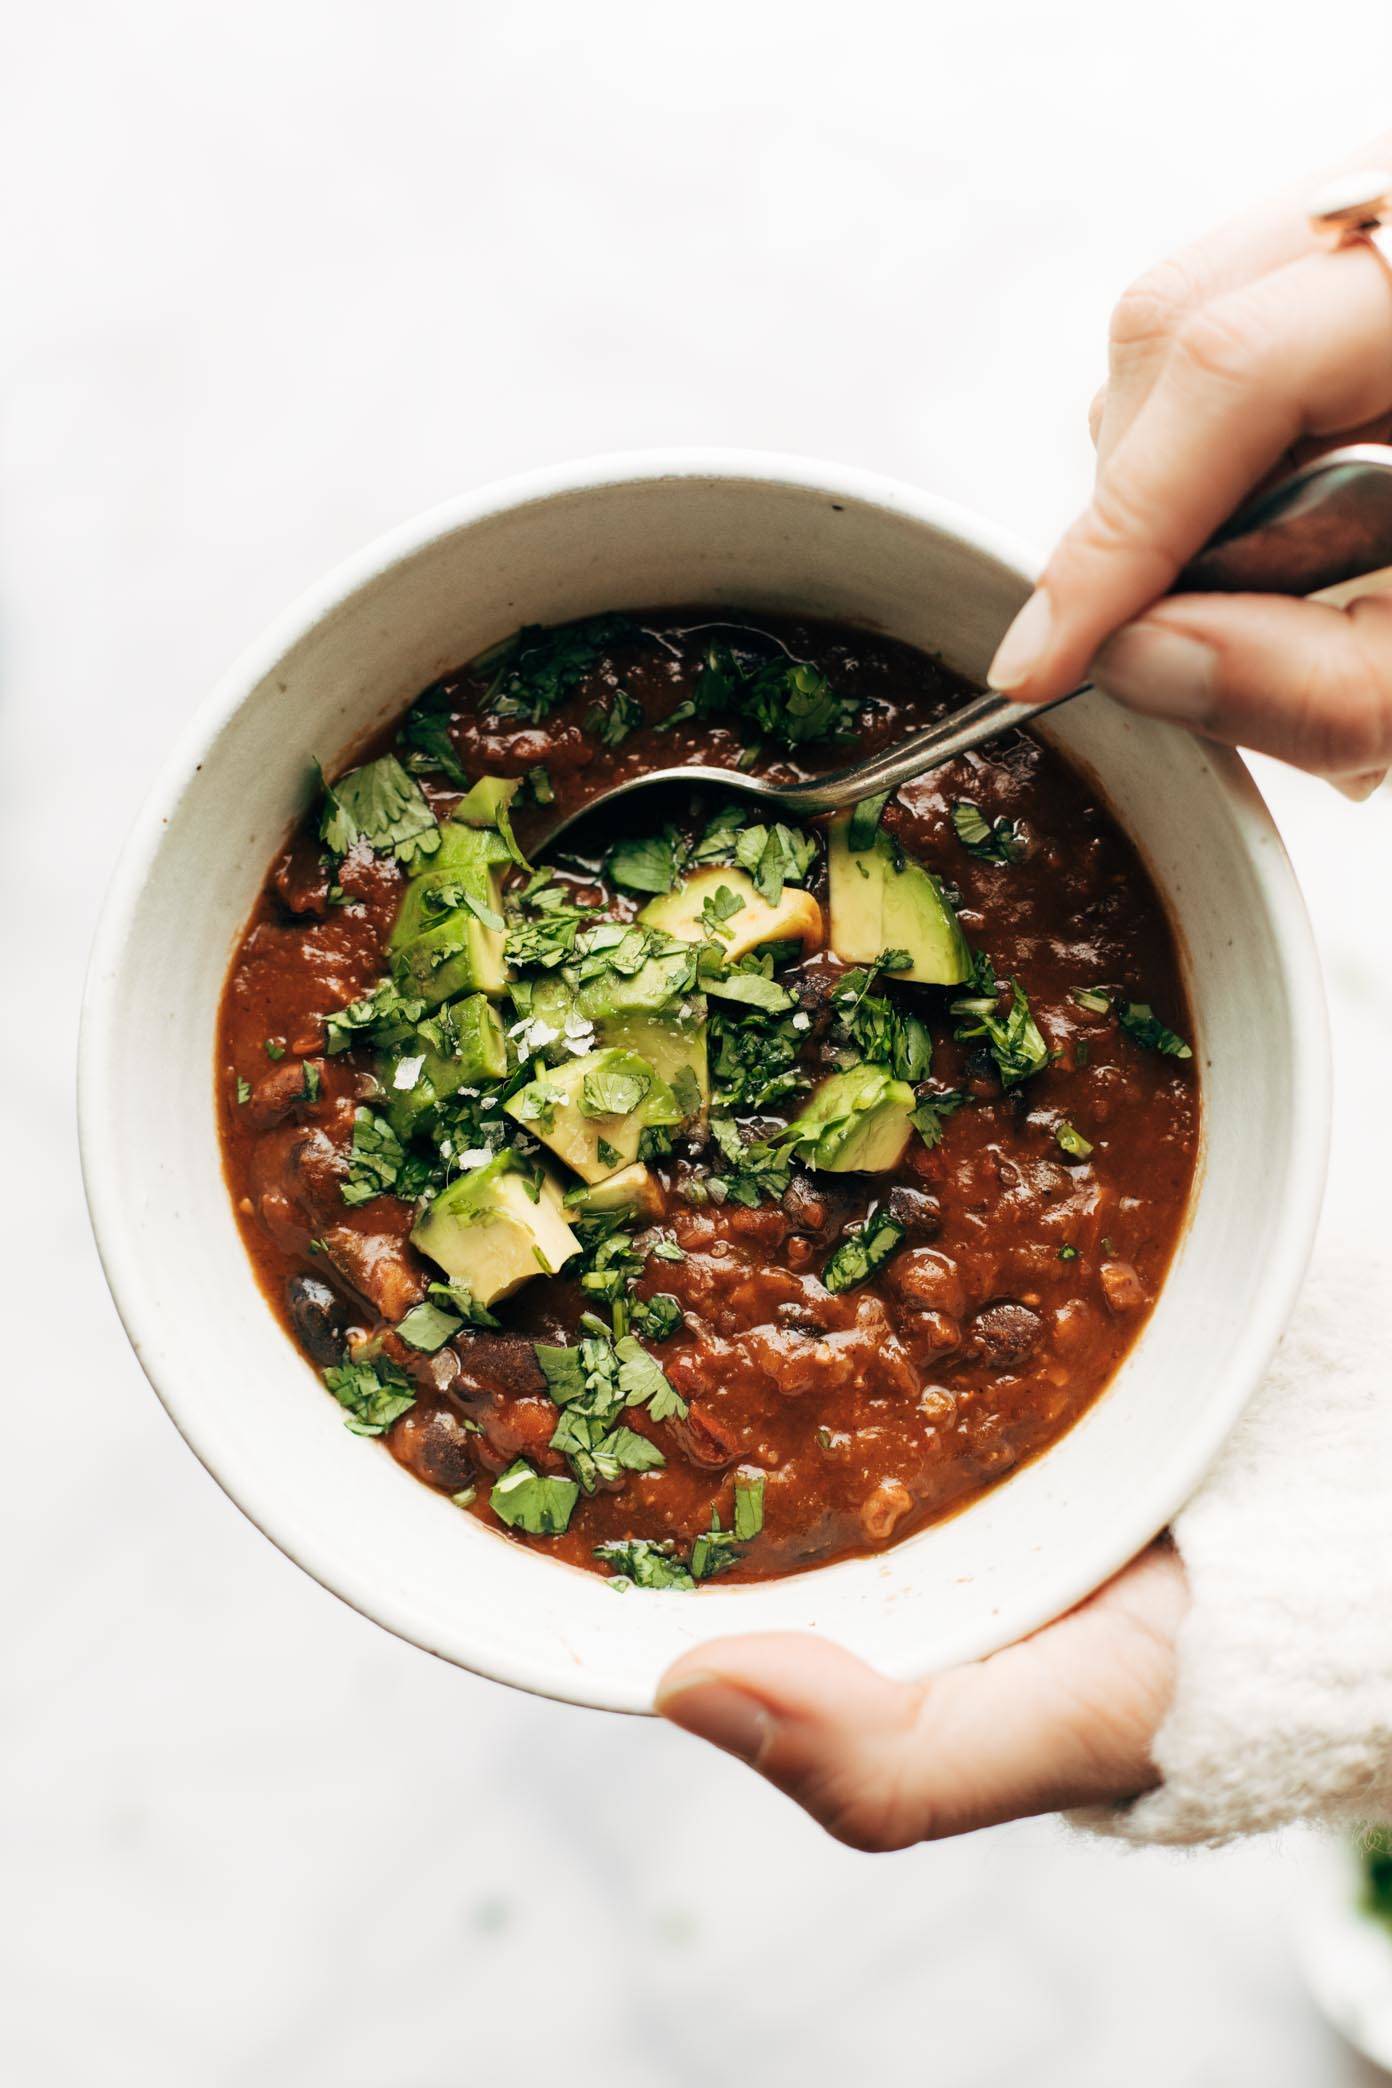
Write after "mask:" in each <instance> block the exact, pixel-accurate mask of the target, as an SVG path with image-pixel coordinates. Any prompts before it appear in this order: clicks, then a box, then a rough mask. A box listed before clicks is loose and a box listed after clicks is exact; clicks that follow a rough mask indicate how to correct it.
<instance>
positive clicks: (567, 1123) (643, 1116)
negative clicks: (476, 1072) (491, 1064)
mask: <svg viewBox="0 0 1392 2088" xmlns="http://www.w3.org/2000/svg"><path fill="white" fill-rule="evenodd" d="M503 1107H504V1109H505V1110H506V1111H507V1113H508V1115H509V1116H510V1117H512V1118H514V1119H515V1120H516V1122H517V1123H519V1124H521V1125H523V1126H524V1127H525V1128H526V1129H527V1130H528V1131H531V1132H533V1133H534V1134H535V1135H536V1137H538V1138H539V1139H541V1141H542V1142H543V1144H545V1145H549V1146H550V1148H551V1150H552V1152H553V1153H555V1154H556V1155H557V1157H558V1158H560V1159H562V1160H564V1161H565V1163H566V1165H567V1166H568V1167H573V1168H574V1169H575V1172H576V1173H577V1174H578V1175H579V1176H580V1178H581V1180H582V1181H586V1182H602V1181H603V1180H604V1178H605V1176H606V1175H611V1174H614V1173H615V1172H616V1171H617V1170H618V1169H619V1168H621V1167H626V1166H628V1165H629V1163H630V1162H631V1161H634V1160H636V1159H637V1158H638V1147H639V1143H640V1141H641V1139H642V1136H643V1133H644V1132H645V1131H647V1130H655V1129H663V1128H666V1127H667V1126H670V1125H673V1124H679V1123H680V1122H681V1120H682V1113H681V1109H680V1107H679V1106H678V1103H677V1099H676V1097H675V1096H674V1095H673V1093H672V1090H671V1089H670V1088H669V1087H668V1085H667V1083H666V1081H665V1080H659V1078H658V1076H657V1073H656V1071H655V1070H654V1068H653V1066H652V1064H651V1062H650V1061H649V1060H648V1059H645V1058H639V1056H638V1054H637V1052H635V1051H614V1050H606V1051H591V1052H588V1053H587V1054H586V1056H585V1057H584V1058H577V1059H571V1060H569V1061H568V1062H567V1063H566V1064H565V1065H563V1066H553V1067H550V1068H548V1070H547V1071H546V1072H545V1073H539V1074H538V1075H537V1077H536V1079H535V1080H533V1081H529V1082H528V1084H527V1086H526V1087H524V1088H520V1089H519V1090H518V1092H517V1093H516V1094H515V1095H514V1096H513V1097H512V1100H511V1101H510V1102H505V1103H504V1104H503Z"/></svg>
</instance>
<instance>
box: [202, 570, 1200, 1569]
mask: <svg viewBox="0 0 1392 2088" xmlns="http://www.w3.org/2000/svg"><path fill="white" fill-rule="evenodd" d="M728 617H729V612H728V611H722V612H716V611H713V610H711V611H700V610H691V611H686V612H673V611H663V612H661V613H660V614H654V615H643V614H633V615H618V614H615V615H606V616H601V617H594V618H591V619H589V620H588V621H586V622H584V623H580V624H574V625H569V626H565V627H561V628H556V629H547V630H541V629H529V630H526V631H523V632H521V633H520V634H519V635H518V636H517V637H516V638H514V639H513V640H511V641H510V642H509V643H508V644H507V645H505V646H502V647H499V648H498V649H496V650H495V651H494V652H493V653H491V654H489V655H486V656H484V657H483V658H481V659H479V660H476V661H474V662H473V663H471V664H470V665H467V666H464V667H461V668H459V669H458V670H457V671H455V672H453V673H451V674H448V675H446V676H445V677H444V678H443V679H442V680H441V681H439V682H437V683H436V684H434V685H433V686H432V687H431V688H429V689H427V690H426V691H425V692H424V693H423V694H422V695H421V696H420V697H419V698H418V699H417V701H416V703H415V704H414V705H413V706H412V708H411V709H410V711H409V712H407V713H406V715H405V716H404V717H403V718H402V719H401V720H400V721H399V722H398V724H397V726H396V727H395V728H394V729H393V730H392V732H391V733H390V734H388V735H386V736H384V737H383V738H382V739H380V740H379V741H378V742H377V743H375V744H374V745H373V746H371V747H369V748H367V749H366V750H365V752H364V755H363V757H362V759H361V760H360V761H359V763H358V765H357V766H356V767H355V768H353V769H351V770H349V771H348V772H347V773H346V774H344V775H341V776H339V777H338V778H337V780H336V781H335V782H333V783H332V784H331V785H329V786H328V787H326V788H325V789H324V791H323V792H322V795H321V796H320V799H319V802H318V803H317V804H316V805H315V806H314V808H313V810H312V811H311V813H310V814H309V816H308V817H307V818H306V820H305V822H304V823H303V825H302V826H301V828H300V829H299V830H298V831H297V832H296V833H295V834H294V836H293V837H292V838H291V840H290V843H289V846H288V847H287V848H286V850H285V852H284V854H283V855H282V856H281V858H280V860H279V861H278V862H276V863H275V864H274V865H273V866H272V868H271V871H270V875H269V876H268V879H267V882H266V886H265V889H264V892H263V893H262V895H261V897H260V899H259V901H258V903H257V906H256V909H255V912H254V914H253V916H252V919H251V921H250V923H249V924H248V927H247V929H246V933H245V935H244V936H243V938H242V941H241V944H240V946H239V948H238V950H237V952H236V957H235V960H234V962H233V965H232V968H231V972H230V975H229V978H228V981H227V985H226V990H225V993H224V997H223V1004H222V1011H221V1021H220V1030H219V1037H218V1053H217V1083H218V1097H219V1107H220V1113H221V1125H222V1135H223V1143H224V1152H225V1160H226V1169H227V1176H228V1181H229V1184H230V1187H231V1192H232V1195H233V1198H234V1200H235V1204H236V1208H237V1212H238V1216H239V1220H240V1223H241V1227H242V1231H243V1236H244V1238H245V1240H246V1243H247V1247H248V1250H249V1252H250V1254H251V1257H252V1260H253V1262H254V1264H255V1267H256V1271H257V1274H258V1277H259V1279H260V1282H261V1284H262V1286H263V1288H264V1290H265V1293H266V1296H267V1298H268V1299H269V1300H270V1302H271V1303H272V1305H273V1306H274V1308H275V1309H276V1311H277V1312H278V1313H279V1314H280V1315H281V1317H282V1319H283V1320H284V1323H285V1325H286V1327H287V1329H288V1330H289V1331H290V1333H291V1334H292V1335H293V1337H294V1339H295V1340H296V1341H297V1342H298V1344H299V1346H300V1348H301V1349H302V1350H303V1351H304V1353H305V1354H306V1355H307V1356H308V1358H309V1359H310V1360H311V1361H312V1363H313V1364H314V1365H315V1366H316V1368H317V1369H318V1370H319V1371H320V1373H321V1374H322V1377H323V1381H324V1384H325V1386H326V1387H327V1392H328V1394H329V1395H331V1396H333V1397H335V1398H336V1399H337V1400H338V1401H339V1402H340V1403H341V1406H342V1408H343V1412H344V1419H345V1421H346V1423H347V1425H348V1427H349V1428H351V1429H353V1430H355V1431H356V1432H358V1433H360V1434H363V1435H380V1436H381V1437H382V1438H383V1441H384V1443H385V1446H386V1448H387V1450H389V1451H390V1453H391V1455H392V1456H393V1457H395V1458H396V1459H397V1460H398V1461H399V1462H400V1463H401V1464H403V1465H405V1466H406V1467H407V1468H408V1470H409V1471H411V1472H413V1473H414V1474H415V1475H416V1476H417V1478H419V1479H421V1480H423V1481H424V1482H425V1484H426V1485H428V1486H430V1487H433V1488H435V1489H437V1490H438V1491H439V1492H441V1493H442V1494H444V1495H446V1496H448V1497H450V1498H451V1499H452V1500H453V1501H454V1502H456V1503H457V1504H458V1507H459V1510H460V1512H463V1513H468V1514H471V1515H474V1516H477V1517H478V1518H479V1519H480V1520H482V1521H483V1522H485V1523H487V1524H490V1525H491V1526H493V1527H494V1528H496V1529H501V1530H503V1531H505V1532H506V1533H508V1534H509V1535H510V1536H511V1537H512V1538H513V1539H514V1540H515V1541H518V1542H521V1543H525V1544H529V1545H532V1546H535V1547H537V1548H538V1549H541V1550H543V1551H546V1552H548V1553H550V1554H552V1555H553V1556H555V1557H557V1558H560V1559H563V1560H566V1561H568V1562H569V1563H570V1564H572V1565H575V1566H581V1567H586V1568H589V1569H590V1570H592V1571H598V1572H601V1573H604V1574H607V1575H610V1576H614V1577H617V1578H621V1579H624V1580H626V1581H630V1582H635V1583H637V1584H638V1585H639V1586H641V1587H668V1588H671V1587H675V1588H690V1587H693V1586H698V1585H699V1584H701V1583H702V1582H704V1581H707V1580H709V1579H711V1578H712V1577H714V1576H715V1575H717V1574H718V1575H720V1576H721V1577H722V1578H728V1579H729V1580H736V1581H738V1580H753V1579H761V1578H765V1577H767V1576H770V1575H776V1574H784V1573H791V1572H795V1571H797V1570H799V1569H801V1568H805V1567H808V1566H813V1565H816V1564H818V1563H820V1562H822V1561H825V1560H829V1559H836V1558H841V1557H844V1556H846V1555H848V1554H854V1553H864V1552H869V1551H874V1550H878V1549H880V1548H881V1547H883V1546H885V1545H888V1544H891V1543H895V1542H897V1541H898V1540H900V1539H902V1538H904V1537H905V1536H907V1535H909V1534H910V1533H911V1532H913V1531H915V1530H918V1529H921V1528H922V1527H923V1525H924V1524H926V1523H930V1522H932V1521H934V1520H935V1519H936V1518H938V1517H941V1516H943V1515H946V1514H948V1513H949V1512H951V1511H953V1510H955V1509H958V1508H960V1507H962V1505H963V1504H964V1503H966V1502H968V1501H970V1500H971V1499H972V1498H973V1497H974V1496H976V1495H978V1494H980V1493H981V1492H982V1490H983V1489H984V1488H986V1487H989V1486H991V1485H993V1484H994V1483H995V1482H996V1481H998V1480H1000V1479H1001V1478H1003V1477H1004V1475H1005V1474H1006V1473H1008V1472H1010V1471H1011V1470H1013V1469H1014V1467H1016V1466H1017V1465H1019V1464H1020V1463H1021V1462H1022V1461H1023V1460H1025V1459H1028V1458H1032V1457H1035V1456H1037V1455H1038V1454H1039V1452H1040V1451H1042V1450H1044V1449H1046V1448H1047V1447H1048V1445H1049V1444H1050V1443H1052V1442H1054V1441H1055V1440H1056V1439H1057V1438H1058V1437H1059V1435H1060V1434H1061V1433H1062V1432H1063V1431H1064V1430H1065V1429H1067V1428H1068V1427H1069V1426H1070V1424H1071V1423H1072V1422H1073V1421H1075V1420H1076V1419H1077V1417H1078V1416H1079V1414H1081V1413H1082V1412H1083V1411H1084V1409H1085V1408H1086V1407H1087V1406H1088V1405H1089V1403H1090V1402H1091V1401H1092V1400H1094V1399H1095V1398H1096V1397H1097V1395H1098V1393H1099V1391H1100V1390H1101V1389H1102V1387H1103V1386H1104V1385H1105V1384H1106V1383H1107V1381H1108V1379H1109V1378H1110V1377H1111V1375H1112V1374H1113V1372H1114V1371H1115V1370H1116V1368H1117V1365H1118V1363H1119V1361H1120V1360H1121V1358H1122V1357H1123V1355H1124V1354H1125V1353H1126V1350H1127V1349H1128V1348H1129V1347H1130V1345H1131V1343H1132V1342H1133V1341H1134V1340H1135V1338H1136V1334H1137V1331H1138V1329H1139V1327H1140V1326H1141V1324H1142V1322H1143V1321H1144V1319H1145V1317H1146V1315H1147V1313H1148V1311H1149V1310H1150V1307H1151V1304H1152V1302H1153V1300H1154V1298H1155V1296H1156V1293H1157V1291H1158V1289H1159V1287H1160V1285H1161V1283H1162V1282H1163V1280H1164V1276H1165V1270H1166V1266H1167V1264H1168V1262H1169V1259H1170V1256H1171V1253H1172V1251H1173V1248H1174V1244H1175V1240H1176V1236H1177V1233H1178V1231H1179V1228H1180V1226H1181V1223H1182V1220H1183V1216H1184V1212H1185V1208H1186V1204H1187V1200H1188V1197H1189V1192H1190V1185H1191V1177H1192V1173H1193V1166H1194V1153H1195V1144H1196V1138H1197V1129H1198V1114H1199V1096H1198V1086H1197V1078H1196V1068H1195V1062H1194V1060H1193V1057H1192V1055H1191V1050H1190V1043H1189V1041H1187V1040H1189V1039H1191V1038H1192V1035H1193V1031H1192V1019H1191V1016H1190V1012H1189V1009H1188V1007H1187V1006H1186V1002H1185V995H1184V988H1183V985H1182V982H1181V977H1180V971H1179V966H1178V963H1177V960H1176V952H1175V946H1174V941H1173V938H1172V935H1171V932H1170V928H1169V925H1168V922H1167V920H1166V916H1165V913H1164V910H1163V908H1162V906H1161V903H1160V901H1159V898H1158V896H1157V894H1156V892H1155V889H1154V887H1153V886H1152V884H1151V882H1150V880H1149V878H1148V876H1147V874H1146V871H1145V869H1144V868H1143V866H1142V864H1141V862H1140V860H1139V858H1138V857H1137V854H1136V852H1135V850H1134V849H1133V848H1132V846H1131V844H1130V843H1129V841H1128V840H1127V838H1126V836H1125V835H1124V834H1123V833H1122V832H1121V831H1120V829H1119V828H1118V827H1117V825H1116V823H1115V822H1114V820H1113V819H1112V818H1111V816H1110V814H1109V813H1108V811H1107V809H1106V807H1105V806H1104V805H1103V804H1102V803H1101V802H1100V801H1099V799H1098V798H1097V796H1096V795H1095V793H1094V792H1093V790H1092V789H1091V788H1090V787H1089V785H1088V784H1087V783H1086V782H1085V781H1084V780H1083V778H1082V777H1081V776H1080V775H1079V774H1077V773H1076V772H1075V771H1074V770H1073V769H1072V768H1070V767H1069V766H1068V765H1067V764H1066V763H1065V762H1064V761H1063V760H1061V759H1060V757H1059V756H1058V755H1057V754H1055V753H1053V752H1051V751H1050V750H1049V749H1048V748H1046V747H1045V746H1044V745H1043V744H1042V743H1041V742H1039V741H1038V740H1036V739H1035V738H1033V737H1032V736H1031V735H1029V734H1027V733H1020V734H1018V735H1017V736H1016V737H1014V738H1013V739H1009V740H1004V741H1002V742H1000V743H998V744H997V745H995V746H993V747H992V748H990V749H988V750H987V751H985V752H984V753H980V754H975V755H969V756H966V757H964V758H963V759H961V760H959V761H956V762H954V763H953V764H952V765H951V766H949V767H946V768H942V769H939V770H938V771H937V772H936V773H935V774H933V775H931V776H928V777H926V778H924V779H923V780H922V781H920V782H918V783H915V784H911V785H909V786H907V787H906V788H905V789H903V790H902V791H900V792H899V794H898V795H897V797H895V798H893V799H892V800H891V801H890V802H889V803H888V804H883V805H882V804H881V803H879V802H878V801H871V802H867V803H865V804H863V805H861V806H859V807H858V808H857V809H856V810H855V812H854V813H852V814H849V815H846V814H842V815H838V816H837V817H836V818H834V819H831V820H820V821H818V820H814V821H806V822H801V823H798V824H782V823H779V822H778V821H777V817H776V814H774V813H773V812H769V813H767V814H764V813H763V812H762V810H761V808H760V807H759V806H758V805H757V804H755V803H752V802H751V801H750V800H748V799H736V798H734V797H726V796H723V795H722V794H721V793H720V792H719V791H714V792H712V791H710V790H708V789H704V788H703V789H701V790H686V789H680V790H677V791H675V792H669V793H665V794H664V793H658V794H654V793H652V792H644V793H640V794H639V796H638V797H637V798H636V799H635V800H634V801H633V803H632V809H631V811H626V812H623V813H622V814H620V813H616V812H615V811H613V810H611V811H610V812H609V813H608V814H607V815H605V816H604V817H603V818H602V819H601V820H592V821H588V822H586V821H584V820H582V821H581V822H580V823H579V824H577V825H576V826H575V827H573V828H571V829H570V830H569V832H568V833H567V834H566V835H564V836H563V837H562V838H561V840H560V841H559V842H558V843H557V844H556V845H555V846H554V847H552V848H550V849H548V848H546V847H545V846H543V845H538V844H540V843H542V842H543V841H544V837H545V835H546V832H547V830H548V827H550V826H554V825H555V824H556V822H557V820H558V818H559V817H560V815H562V814H564V813H568V812H570V811H571V810H572V809H574V808H576V807H579V806H582V805H584V804H585V803H586V802H587V800H588V799H589V798H591V797H592V796H594V795H595V794H596V793H597V792H599V791H601V790H603V789H604V788H605V786H606V785H609V784H611V783H614V782H617V781H619V780H620V779H621V778H624V777H627V776H630V775H632V774H634V773H636V772H638V771H641V770H644V769H649V768H653V767H658V766H662V767H669V766H672V765H680V764H685V763H690V762H701V763H706V764H710V765H715V766H719V767H723V768H731V769H734V768H739V769H743V770H745V771H752V772H754V773H756V774H761V775H768V776H769V777H770V778H773V779H776V780H790V779H793V778H796V777H800V776H804V775H807V774H809V773H815V772H816V770H817V769H818V768H819V767H827V766H834V765H837V764H839V763H842V762H844V761H845V760H846V758H847V755H848V752H849V751H851V750H854V751H855V752H856V753H860V754H868V753H870V752H872V751H873V750H875V749H877V748H881V747H884V746H887V745H892V744H893V743H894V742H895V741H896V740H897V739H899V738H900V737H901V736H902V735H903V733H904V732H905V731H906V730H908V729H909V728H910V727H911V726H912V725H914V724H917V723H919V722H921V721H923V720H924V719H925V718H926V717H928V716H931V715H933V714H935V713H939V712H941V710H943V709H944V708H946V707H948V706H950V705H952V704H954V703H956V702H958V701H960V700H961V698H962V696H963V695H964V694H965V693H966V692H967V691H966V685H965V684H964V683H963V682H961V681H960V680H959V679H958V678H957V677H956V676H954V675H953V674H951V673H949V672H948V671H947V670H946V669H945V668H943V667H942V666H941V665H939V664H938V663H936V662H935V661H933V660H931V659H929V658H928V657H926V656H925V655H923V654H920V653H918V652H915V651H912V650H910V649H908V648H907V647H905V646H902V645H899V644H896V643H893V642H891V641H889V640H886V639H882V638H871V637H868V636H866V635H864V634H863V633H861V632H858V631H854V630H849V629H841V628H836V627H832V626H829V625H821V624H815V623H811V622H798V623H794V622H789V621H786V620H782V619H778V618H774V617H765V616H762V615H754V614H752V613H751V614H747V615H740V616H738V617H737V618H736V620H735V621H734V622H731V621H729V620H727V619H728ZM377 1454H380V1453H379V1452H377V1451H374V1450H371V1449H369V1448H368V1447H367V1446H364V1449H363V1455H364V1456H367V1455H377Z"/></svg>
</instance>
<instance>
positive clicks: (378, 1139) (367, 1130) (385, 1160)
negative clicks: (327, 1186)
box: [339, 1107, 406, 1206]
mask: <svg viewBox="0 0 1392 2088" xmlns="http://www.w3.org/2000/svg"><path fill="white" fill-rule="evenodd" d="M405 1157H406V1155H405V1152H404V1150H403V1148H402V1144H401V1140H400V1139H399V1138H398V1137H397V1135H396V1133H395V1131H393V1129H392V1127H391V1125H390V1124H389V1123H388V1122H387V1120H386V1118H385V1117H382V1116H378V1115H377V1114H376V1113H375V1111H373V1110H371V1109H367V1108H363V1107H359V1108H358V1109H356V1110H355V1111H354V1112H353V1144H352V1149H351V1151H350V1153H349V1155H348V1175H347V1179H346V1180H345V1181H343V1182H342V1183H340V1185H339V1194H340V1195H341V1196H342V1198H343V1201H344V1202H345V1203H346V1204H351V1205H353V1206H357V1205H358V1204H365V1203H370V1202H371V1201H372V1199H373V1197H374V1196H386V1195H388V1194H389V1193H390V1192H391V1191H392V1190H394V1189H395V1188H396V1186H397V1182H398V1179H399V1177H400V1174H401V1168H402V1163H403V1161H404V1160H405Z"/></svg>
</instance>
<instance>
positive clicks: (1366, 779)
mask: <svg viewBox="0 0 1392 2088" xmlns="http://www.w3.org/2000/svg"><path fill="white" fill-rule="evenodd" d="M1390 773H1392V771H1389V770H1387V769H1369V770H1368V771H1367V773H1366V774H1365V775H1362V776H1331V777H1330V779H1329V780H1330V782H1331V783H1332V784H1333V785H1334V788H1335V789H1336V790H1338V791H1342V793H1343V795H1344V796H1345V797H1346V798H1352V800H1353V802H1354V804H1355V805H1361V804H1362V803H1363V800H1364V799H1365V798H1370V797H1371V796H1372V794H1373V792H1374V791H1375V790H1377V789H1378V788H1380V786H1381V785H1382V784H1384V783H1385V782H1386V781H1387V778H1388V775H1389V774H1390Z"/></svg>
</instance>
